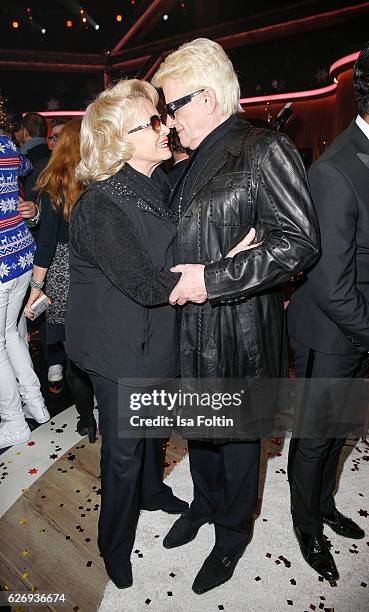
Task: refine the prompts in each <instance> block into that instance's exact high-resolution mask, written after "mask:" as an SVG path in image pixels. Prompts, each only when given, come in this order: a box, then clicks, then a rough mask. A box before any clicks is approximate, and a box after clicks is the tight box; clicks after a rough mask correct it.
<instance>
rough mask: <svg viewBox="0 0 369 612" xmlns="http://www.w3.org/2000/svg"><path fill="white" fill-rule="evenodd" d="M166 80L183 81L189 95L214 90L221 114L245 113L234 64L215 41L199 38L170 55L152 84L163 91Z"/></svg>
mask: <svg viewBox="0 0 369 612" xmlns="http://www.w3.org/2000/svg"><path fill="white" fill-rule="evenodd" d="M167 79H175V80H178V81H180V82H181V83H182V84H183V85H184V87H185V88H186V93H191V91H194V90H197V89H202V88H206V87H211V88H212V89H213V90H214V92H215V95H216V98H217V102H218V106H219V108H220V109H221V111H222V112H224V113H229V114H233V113H237V112H240V111H242V107H241V106H240V86H239V82H238V78H237V75H236V73H235V70H234V68H233V65H232V62H231V61H230V59H229V57H228V56H227V54H226V53H225V51H224V49H223V48H222V47H221V46H220V45H219V44H218V43H216V42H214V41H213V40H209V39H208V38H197V39H195V40H193V41H191V42H189V43H185V44H184V45H182V46H181V47H179V49H177V51H174V52H173V53H171V54H170V55H168V57H167V58H166V59H165V60H164V62H162V64H161V65H160V67H159V70H158V71H157V72H156V74H155V75H154V77H153V79H152V81H151V83H152V84H153V85H154V87H157V88H160V87H162V86H163V83H164V82H165V81H166V80H167Z"/></svg>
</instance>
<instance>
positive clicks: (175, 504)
mask: <svg viewBox="0 0 369 612" xmlns="http://www.w3.org/2000/svg"><path fill="white" fill-rule="evenodd" d="M157 497H158V499H157V500H155V499H153V501H152V502H151V503H150V502H146V503H144V504H143V505H142V510H150V511H154V510H162V511H163V512H166V513H167V514H182V512H186V511H187V510H188V508H189V506H188V503H187V502H185V501H184V500H183V499H179V497H176V496H175V495H170V496H169V495H166V496H165V497H163V498H162V499H160V495H158V496H157Z"/></svg>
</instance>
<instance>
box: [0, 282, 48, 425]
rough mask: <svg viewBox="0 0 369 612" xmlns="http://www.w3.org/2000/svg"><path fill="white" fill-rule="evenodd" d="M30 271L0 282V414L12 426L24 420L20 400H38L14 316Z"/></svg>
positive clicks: (16, 313)
mask: <svg viewBox="0 0 369 612" xmlns="http://www.w3.org/2000/svg"><path fill="white" fill-rule="evenodd" d="M31 274H32V272H31V271H29V272H26V273H25V274H23V275H22V276H19V277H18V278H15V279H13V280H10V281H7V282H6V283H1V282H0V416H1V419H2V421H8V422H9V423H11V424H12V425H13V426H15V425H21V424H22V423H24V416H23V411H22V402H21V400H22V399H23V400H24V401H28V400H39V401H40V402H42V395H41V391H40V381H39V380H38V377H37V375H36V373H35V371H34V369H33V364H32V360H31V356H30V353H29V350H28V347H27V345H26V342H25V339H24V337H23V335H24V331H23V332H22V325H21V334H20V333H19V330H18V325H17V320H18V316H19V312H20V309H21V308H22V304H23V299H24V296H25V294H26V291H27V288H28V286H29V281H30V278H31Z"/></svg>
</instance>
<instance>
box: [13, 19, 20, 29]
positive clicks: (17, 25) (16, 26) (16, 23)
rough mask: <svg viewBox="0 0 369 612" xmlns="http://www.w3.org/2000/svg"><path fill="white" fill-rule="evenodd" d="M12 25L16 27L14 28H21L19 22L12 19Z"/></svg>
mask: <svg viewBox="0 0 369 612" xmlns="http://www.w3.org/2000/svg"><path fill="white" fill-rule="evenodd" d="M12 27H13V28H14V30H16V29H17V28H19V22H18V21H12Z"/></svg>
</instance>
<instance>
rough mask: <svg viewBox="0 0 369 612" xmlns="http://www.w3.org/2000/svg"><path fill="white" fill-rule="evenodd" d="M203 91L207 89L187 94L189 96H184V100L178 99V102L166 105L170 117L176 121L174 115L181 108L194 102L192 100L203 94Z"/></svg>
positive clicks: (174, 101)
mask: <svg viewBox="0 0 369 612" xmlns="http://www.w3.org/2000/svg"><path fill="white" fill-rule="evenodd" d="M203 91H205V89H198V90H197V91H194V92H193V93H190V94H187V96H183V98H178V100H173V102H169V104H166V111H167V113H168V115H169V117H170V118H171V119H174V113H175V112H176V111H177V110H178V109H179V108H182V106H184V105H185V104H188V103H189V102H191V100H192V98H193V97H194V96H197V95H198V94H200V93H202V92H203Z"/></svg>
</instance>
